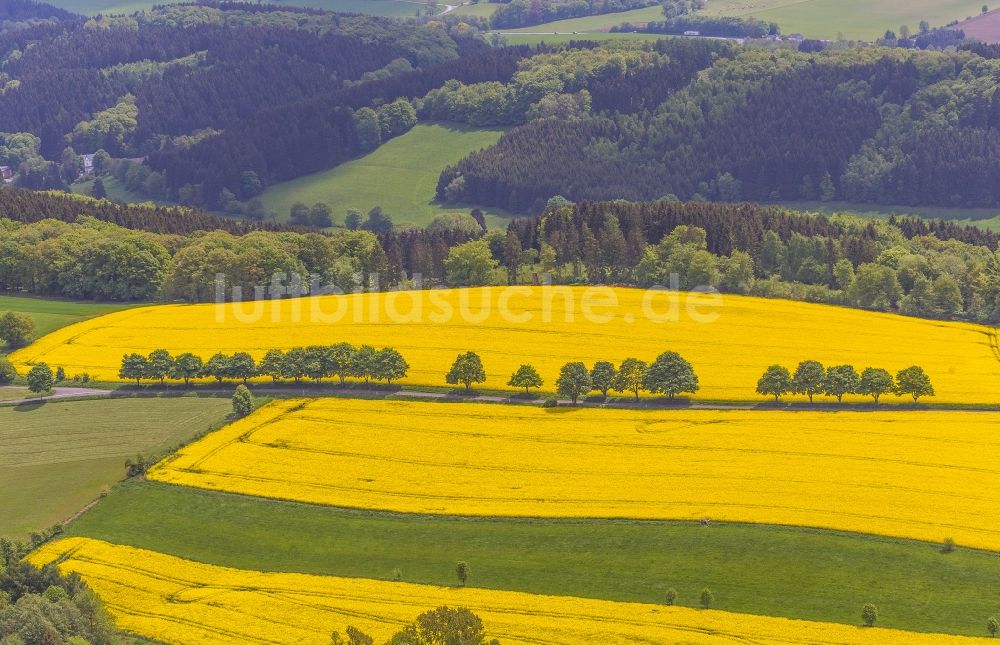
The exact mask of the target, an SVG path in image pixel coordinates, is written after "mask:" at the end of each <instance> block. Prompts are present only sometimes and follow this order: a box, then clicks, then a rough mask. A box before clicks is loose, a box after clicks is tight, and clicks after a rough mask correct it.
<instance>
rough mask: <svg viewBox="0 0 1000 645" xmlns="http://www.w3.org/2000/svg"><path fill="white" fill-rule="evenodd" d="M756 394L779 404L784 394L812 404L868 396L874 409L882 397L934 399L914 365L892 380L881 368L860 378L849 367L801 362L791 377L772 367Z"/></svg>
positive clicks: (781, 368)
mask: <svg viewBox="0 0 1000 645" xmlns="http://www.w3.org/2000/svg"><path fill="white" fill-rule="evenodd" d="M757 393H758V394H763V395H766V396H773V397H774V400H775V401H779V400H780V399H781V397H782V396H784V395H786V394H805V395H806V396H808V397H809V402H810V403H812V400H813V397H814V396H816V395H817V394H822V395H825V396H835V397H837V402H838V403H839V402H841V401H843V399H844V395H845V394H861V395H863V396H870V397H872V398H873V399H874V400H875V403H876V405H877V404H878V402H879V398H880V397H881V396H882V395H883V394H895V395H896V396H907V395H908V396H912V397H913V402H914V403H916V402H917V399H919V398H920V397H922V396H934V386H933V385H932V384H931V379H930V377H929V376H927V373H926V372H924V369H923V368H922V367H919V366H917V365H914V366H912V367H907V368H906V369H903V370H900V371H899V372H898V373H897V374H896V376H895V378H893V376H892V374H891V373H889V371H888V370H885V369H882V368H881V367H867V368H865V370H864V371H863V372H861V374H858V371H857V370H856V369H854V366H852V365H835V366H833V367H828V368H825V369H824V367H823V365H822V363H820V362H819V361H802V362H801V363H799V366H798V367H797V368H796V369H795V373H794V374H792V373H791V372H790V371H789V370H788V368H787V367H784V366H782V365H771V366H770V367H768V368H767V370H766V371H765V372H764V375H763V376H761V377H760V380H759V381H757Z"/></svg>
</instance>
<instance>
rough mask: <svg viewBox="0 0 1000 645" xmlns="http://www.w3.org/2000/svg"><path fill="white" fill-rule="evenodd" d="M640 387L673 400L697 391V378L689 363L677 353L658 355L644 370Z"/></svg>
mask: <svg viewBox="0 0 1000 645" xmlns="http://www.w3.org/2000/svg"><path fill="white" fill-rule="evenodd" d="M642 386H643V387H644V388H645V389H647V390H649V391H650V392H652V393H653V394H661V393H662V394H664V395H665V396H666V397H667V398H668V399H671V400H673V399H674V397H676V396H677V395H678V394H681V393H683V392H690V393H694V392H697V391H698V387H699V386H698V376H697V375H696V374H695V373H694V368H692V367H691V363H688V362H687V361H686V360H684V359H683V358H681V355H680V354H678V353H677V352H664V353H663V354H660V355H659V356H658V357H657V358H656V360H655V361H653V364H652V365H650V366H649V367H648V368H647V369H646V374H645V375H644V376H643V379H642Z"/></svg>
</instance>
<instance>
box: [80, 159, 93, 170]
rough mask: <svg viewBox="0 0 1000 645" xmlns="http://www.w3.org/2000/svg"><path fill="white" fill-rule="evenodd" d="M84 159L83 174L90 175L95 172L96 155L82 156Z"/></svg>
mask: <svg viewBox="0 0 1000 645" xmlns="http://www.w3.org/2000/svg"><path fill="white" fill-rule="evenodd" d="M80 157H81V158H82V159H83V174H85V175H90V174H93V172H94V155H80Z"/></svg>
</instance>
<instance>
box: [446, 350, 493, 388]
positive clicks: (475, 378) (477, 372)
mask: <svg viewBox="0 0 1000 645" xmlns="http://www.w3.org/2000/svg"><path fill="white" fill-rule="evenodd" d="M444 380H445V383H447V384H448V385H458V384H459V383H461V384H462V385H464V386H465V389H466V390H467V391H468V390H471V389H472V385H473V383H485V382H486V369H485V368H484V367H483V359H481V358H479V354H477V353H475V352H465V353H464V354H459V355H458V357H457V358H456V359H455V362H454V363H452V365H451V369H450V370H448V373H447V374H445V377H444Z"/></svg>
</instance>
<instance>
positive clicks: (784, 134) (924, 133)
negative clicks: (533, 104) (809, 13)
mask: <svg viewBox="0 0 1000 645" xmlns="http://www.w3.org/2000/svg"><path fill="white" fill-rule="evenodd" d="M680 55H681V54H680V53H677V52H675V53H674V54H673V55H672V58H673V59H677V58H678V57H679V56H680ZM666 69H667V68H666V67H658V68H654V69H653V70H643V71H644V73H645V75H646V77H647V78H645V79H644V80H645V81H646V82H647V83H650V84H655V83H657V81H656V79H655V77H654V78H649V76H650V75H651V74H653V75H655V74H656V73H657V71H659V70H664V71H665V70H666ZM998 70H1000V67H998V63H997V62H996V61H994V60H986V59H984V58H983V57H981V56H978V55H975V54H973V53H972V52H970V51H957V52H954V51H953V52H917V51H912V50H905V49H898V48H897V49H882V48H870V49H864V50H849V51H841V52H829V53H820V54H814V53H801V52H793V51H762V50H738V51H737V53H736V55H735V56H721V57H719V58H718V60H717V61H716V62H715V63H714V64H713V65H712V66H711V68H710V69H708V70H707V72H706V73H704V74H701V75H699V76H698V77H697V79H695V80H693V81H692V82H691V83H689V84H687V85H686V86H685V87H683V88H680V89H679V90H678V91H676V92H673V93H671V94H670V95H668V96H666V97H665V98H664V100H663V101H662V102H661V103H660V104H659V105H657V106H655V107H651V108H650V109H647V110H644V111H642V112H635V113H625V112H623V111H620V110H614V109H607V110H604V111H597V110H594V111H592V112H591V113H590V114H586V115H581V116H580V117H579V118H575V119H572V120H568V119H547V120H546V119H539V120H534V121H532V122H529V123H527V124H525V125H524V126H522V127H520V128H517V129H514V130H512V131H510V132H508V133H507V134H505V135H504V136H503V137H502V138H501V139H500V141H499V142H498V143H497V144H496V145H495V146H493V147H492V148H490V149H487V150H485V151H481V152H476V153H473V154H472V155H470V156H469V157H467V158H466V159H464V160H463V161H461V162H460V163H458V164H457V165H455V166H453V167H451V168H449V169H447V170H445V172H444V173H443V174H442V176H441V179H440V182H439V186H438V195H439V197H441V198H445V197H447V195H446V188H447V187H448V186H453V189H452V193H453V198H454V199H457V200H461V201H465V202H473V203H480V204H487V205H496V206H502V207H504V208H508V209H511V210H514V211H517V212H537V211H538V210H539V209H540V208H541V206H542V205H543V204H544V203H545V202H546V200H548V198H549V197H552V196H553V195H556V194H559V195H564V196H566V197H567V198H570V199H573V200H580V199H608V198H626V199H655V198H659V197H664V196H676V197H678V198H680V199H683V200H701V199H709V200H722V201H740V200H744V199H749V200H769V201H776V200H790V199H807V200H820V199H822V200H833V199H845V200H850V201H857V202H874V203H887V204H911V205H917V204H934V205H944V206H987V205H996V204H998V203H1000V164H998V163H997V162H998V160H1000V94H997V92H996V89H997V78H998V74H997V71H998ZM456 182H458V183H457V185H456Z"/></svg>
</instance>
